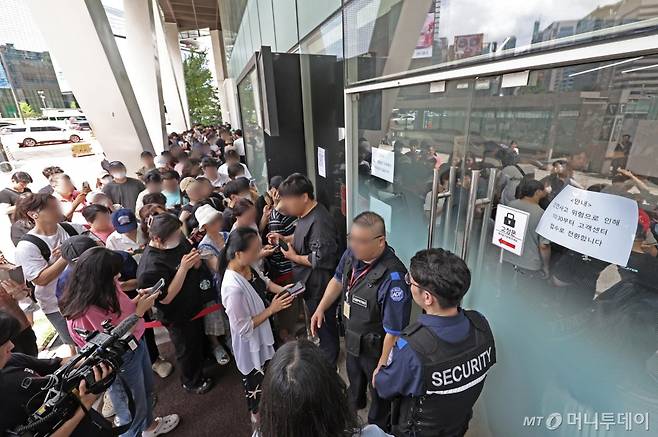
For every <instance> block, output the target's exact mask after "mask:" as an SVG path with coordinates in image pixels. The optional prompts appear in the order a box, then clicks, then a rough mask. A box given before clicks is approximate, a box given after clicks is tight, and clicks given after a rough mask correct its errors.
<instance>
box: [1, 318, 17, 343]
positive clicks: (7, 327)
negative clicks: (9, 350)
mask: <svg viewBox="0 0 658 437" xmlns="http://www.w3.org/2000/svg"><path fill="white" fill-rule="evenodd" d="M20 332H21V324H20V322H19V321H18V320H16V318H15V317H14V316H12V315H10V314H9V313H6V312H4V311H2V310H0V345H3V344H5V343H7V342H8V341H9V340H12V339H13V338H14V337H16V336H17V335H18V334H19V333H20Z"/></svg>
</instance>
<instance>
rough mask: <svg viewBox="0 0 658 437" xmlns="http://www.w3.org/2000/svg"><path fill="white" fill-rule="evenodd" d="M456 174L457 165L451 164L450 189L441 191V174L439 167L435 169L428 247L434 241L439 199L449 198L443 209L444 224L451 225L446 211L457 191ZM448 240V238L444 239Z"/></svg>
mask: <svg viewBox="0 0 658 437" xmlns="http://www.w3.org/2000/svg"><path fill="white" fill-rule="evenodd" d="M456 174H457V167H455V166H451V167H450V175H449V178H448V191H444V192H443V193H439V185H440V180H441V177H440V174H439V169H438V168H435V169H434V176H433V179H432V201H431V206H430V226H429V234H428V236H427V248H428V249H431V248H432V244H433V242H434V231H435V228H436V207H437V205H438V203H439V199H447V200H446V202H445V204H446V207H445V208H444V209H443V211H444V217H445V218H446V220H447V221H446V222H445V224H444V226H448V225H449V219H447V217H448V216H449V215H450V214H449V213H448V214H446V211H448V212H449V211H450V208H451V207H452V193H454V192H455V181H456ZM446 235H447V234H446ZM444 241H446V240H444Z"/></svg>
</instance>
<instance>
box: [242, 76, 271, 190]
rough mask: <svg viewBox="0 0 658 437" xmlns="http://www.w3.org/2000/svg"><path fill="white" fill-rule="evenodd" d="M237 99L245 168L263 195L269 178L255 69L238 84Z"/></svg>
mask: <svg viewBox="0 0 658 437" xmlns="http://www.w3.org/2000/svg"><path fill="white" fill-rule="evenodd" d="M238 97H239V99H240V116H241V118H242V131H243V134H244V144H245V149H246V150H245V152H246V155H247V167H249V169H250V170H251V176H252V177H253V178H254V182H255V184H256V186H257V187H258V190H259V191H260V192H261V193H264V192H265V191H267V188H268V180H269V178H268V177H267V161H266V156H265V138H264V136H263V116H262V110H261V104H260V102H261V97H260V88H259V85H258V72H257V70H256V68H254V69H253V70H252V71H251V72H250V73H249V74H247V75H246V76H245V77H244V79H242V81H241V82H240V83H239V84H238Z"/></svg>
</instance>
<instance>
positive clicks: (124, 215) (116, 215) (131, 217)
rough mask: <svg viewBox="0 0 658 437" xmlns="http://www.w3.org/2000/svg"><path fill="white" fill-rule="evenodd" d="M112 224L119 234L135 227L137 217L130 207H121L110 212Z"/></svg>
mask: <svg viewBox="0 0 658 437" xmlns="http://www.w3.org/2000/svg"><path fill="white" fill-rule="evenodd" d="M112 226H114V229H116V231H117V232H118V233H120V234H125V233H126V232H130V231H134V230H135V229H137V217H135V213H134V212H132V210H131V209H128V208H121V209H118V210H116V211H114V212H113V213H112Z"/></svg>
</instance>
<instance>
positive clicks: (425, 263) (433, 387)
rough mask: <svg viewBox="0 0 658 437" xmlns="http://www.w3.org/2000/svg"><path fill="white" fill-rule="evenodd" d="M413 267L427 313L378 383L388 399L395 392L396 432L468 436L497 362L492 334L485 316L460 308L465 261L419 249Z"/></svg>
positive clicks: (466, 279)
mask: <svg viewBox="0 0 658 437" xmlns="http://www.w3.org/2000/svg"><path fill="white" fill-rule="evenodd" d="M409 270H410V274H408V275H407V276H406V277H405V279H406V282H407V283H408V284H409V285H410V286H411V294H412V296H413V299H414V301H415V302H416V303H417V304H418V305H419V306H420V307H421V308H422V309H423V310H424V311H425V314H422V315H420V316H419V317H418V322H417V323H414V324H412V325H410V326H408V327H407V328H406V329H405V330H404V332H403V333H402V336H401V337H400V339H399V340H398V341H397V343H396V345H395V347H394V348H393V353H392V354H391V362H390V363H389V364H388V365H387V366H385V367H382V369H381V370H380V371H379V373H378V374H377V375H376V376H375V387H376V389H377V392H378V393H379V396H381V397H382V398H385V399H393V398H396V402H395V404H394V406H395V408H393V413H392V415H393V418H392V422H393V434H394V435H395V436H397V437H400V436H414V437H428V436H432V437H434V436H442V437H453V436H463V435H464V434H465V433H466V430H467V429H468V422H469V421H470V419H471V416H472V414H473V404H475V401H476V400H477V398H478V397H479V396H480V392H481V391H482V387H483V386H484V380H485V378H486V376H487V372H488V371H489V369H490V368H491V366H492V365H493V364H494V363H495V362H496V347H495V344H494V338H493V334H492V332H491V329H490V328H489V323H488V322H487V320H486V319H485V318H484V316H482V315H481V314H480V313H478V312H476V311H468V310H463V309H461V308H460V306H459V305H460V303H461V300H462V298H463V297H464V294H466V291H467V290H468V287H469V286H470V283H471V274H470V272H469V270H468V267H467V266H466V264H465V263H464V261H463V260H462V259H460V258H459V257H457V256H456V255H454V254H452V253H450V252H447V251H444V250H443V249H429V250H421V251H420V252H418V253H416V255H414V257H413V258H412V259H411V266H410V269H409Z"/></svg>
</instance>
